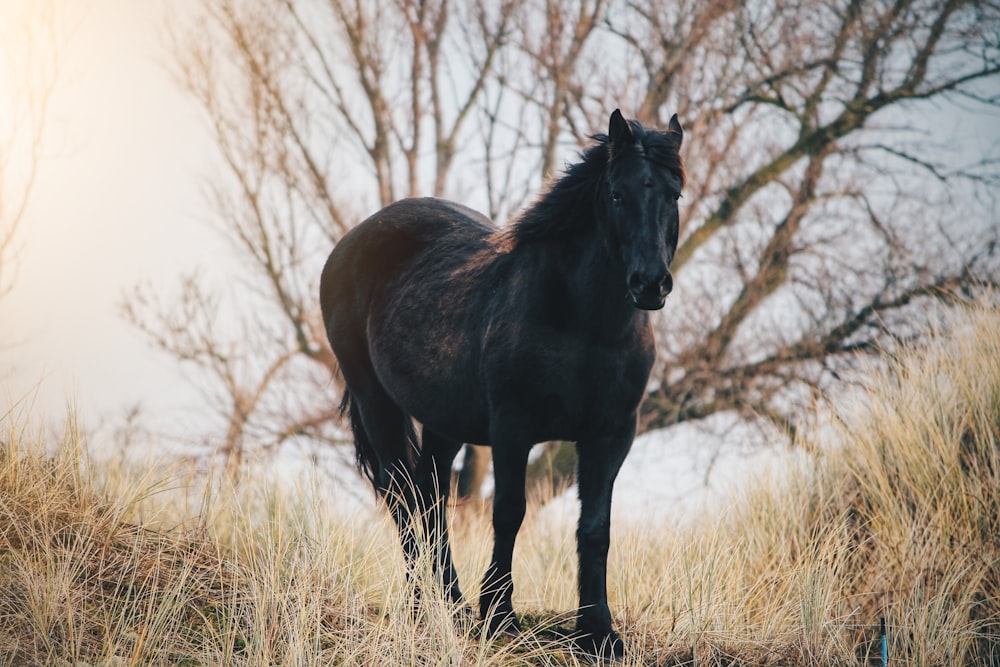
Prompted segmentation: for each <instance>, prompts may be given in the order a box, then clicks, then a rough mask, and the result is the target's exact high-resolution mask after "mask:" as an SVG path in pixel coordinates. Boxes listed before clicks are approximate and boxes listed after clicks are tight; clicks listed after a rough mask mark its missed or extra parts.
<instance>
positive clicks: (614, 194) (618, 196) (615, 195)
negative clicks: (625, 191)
mask: <svg viewBox="0 0 1000 667" xmlns="http://www.w3.org/2000/svg"><path fill="white" fill-rule="evenodd" d="M611 201H613V202H614V203H616V204H621V203H622V193H620V192H618V191H617V190H612V191H611Z"/></svg>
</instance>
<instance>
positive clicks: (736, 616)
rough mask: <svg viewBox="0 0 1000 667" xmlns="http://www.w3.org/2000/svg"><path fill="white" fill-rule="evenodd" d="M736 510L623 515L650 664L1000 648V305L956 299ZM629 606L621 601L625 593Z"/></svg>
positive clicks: (623, 561)
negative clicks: (919, 340) (961, 304)
mask: <svg viewBox="0 0 1000 667" xmlns="http://www.w3.org/2000/svg"><path fill="white" fill-rule="evenodd" d="M821 414H822V415H823V417H822V419H821V421H822V423H823V427H822V428H818V429H817V431H816V433H815V434H814V435H812V436H808V437H805V438H802V439H800V441H799V442H798V443H797V447H796V448H795V449H794V450H793V451H792V452H791V453H790V455H789V457H788V459H787V461H786V462H785V463H784V464H782V465H779V466H776V467H775V469H774V470H772V471H771V473H770V474H764V475H761V476H759V478H758V480H757V482H756V483H755V484H753V485H752V486H750V487H749V488H748V489H746V490H745V491H744V492H743V493H741V494H739V495H737V496H736V501H735V503H734V505H733V506H732V507H730V508H729V509H727V510H726V511H725V512H724V513H723V515H722V516H718V515H706V516H702V517H700V518H699V520H697V521H695V522H693V523H692V524H691V525H685V526H682V527H678V528H674V529H671V528H669V527H664V528H663V529H662V530H657V531H650V530H649V528H648V527H646V528H645V529H640V528H639V527H638V526H632V527H627V526H626V527H621V531H620V533H619V535H618V538H617V539H618V543H617V545H616V546H617V549H616V550H615V552H614V554H613V555H614V558H613V559H612V562H613V563H614V562H617V563H618V564H619V565H618V567H617V568H616V575H615V576H616V580H615V581H614V582H613V583H614V586H613V588H614V595H613V596H612V597H613V598H615V599H616V602H617V604H618V605H620V606H619V609H623V611H622V614H623V615H624V616H625V617H626V618H627V620H628V625H631V628H628V627H626V634H630V635H631V636H632V637H633V639H634V640H636V639H637V640H639V642H638V643H639V647H638V648H639V649H640V653H642V654H644V655H646V656H656V657H655V658H652V659H648V660H647V664H678V665H679V664H691V665H694V664H697V665H703V664H704V665H731V664H741V665H742V664H746V665H756V664H782V665H784V664H794V665H868V664H872V665H880V664H882V663H881V661H880V652H881V651H880V649H881V647H880V643H879V642H880V638H879V625H880V621H881V620H882V619H885V623H886V627H887V633H886V639H887V649H888V655H889V658H890V660H889V664H890V665H907V666H923V667H932V666H942V667H943V666H952V665H969V666H973V665H975V666H979V665H993V664H1000V310H998V309H997V308H996V307H993V306H970V307H966V308H962V309H959V310H957V311H955V312H953V313H952V314H951V315H950V316H948V318H947V319H946V321H943V322H942V323H941V324H940V325H939V326H938V327H937V328H936V330H934V331H932V332H931V333H930V335H929V339H928V342H927V343H926V344H924V345H921V346H920V347H913V348H910V349H906V350H903V351H901V352H900V353H898V354H897V355H895V356H894V357H893V358H891V359H890V358H887V359H886V363H885V364H883V365H881V366H880V367H879V368H878V369H873V370H872V372H871V373H869V374H867V375H866V380H865V382H864V384H863V386H862V387H861V388H860V389H858V390H857V391H842V392H839V398H838V399H837V400H835V401H834V400H833V399H830V401H829V404H828V405H827V406H825V407H824V409H822V410H821ZM613 608H614V607H613Z"/></svg>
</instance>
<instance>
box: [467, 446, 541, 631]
mask: <svg viewBox="0 0 1000 667" xmlns="http://www.w3.org/2000/svg"><path fill="white" fill-rule="evenodd" d="M491 445H492V447H493V477H494V482H495V484H496V490H495V492H494V494H493V556H492V558H491V559H490V564H489V567H488V568H487V569H486V574H485V576H484V577H483V587H482V591H481V592H480V594H479V614H480V617H481V618H482V619H483V620H484V621H486V622H487V633H488V634H490V635H493V634H496V633H497V632H516V631H518V630H519V629H520V626H519V624H518V621H517V616H515V615H514V605H513V601H512V597H513V592H514V583H513V579H512V578H511V564H512V561H513V557H514V541H515V540H516V539H517V533H518V531H519V530H520V528H521V522H522V521H524V513H525V507H526V502H525V491H524V482H525V469H526V468H527V465H528V452H529V451H530V450H531V446H530V445H525V444H523V443H522V442H520V441H514V440H508V439H506V438H503V437H497V438H494V441H493V442H492V443H491Z"/></svg>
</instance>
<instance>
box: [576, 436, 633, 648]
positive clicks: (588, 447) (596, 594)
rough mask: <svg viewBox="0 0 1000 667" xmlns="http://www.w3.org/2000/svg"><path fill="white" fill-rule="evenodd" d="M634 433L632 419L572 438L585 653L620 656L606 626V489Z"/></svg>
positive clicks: (580, 632) (608, 517)
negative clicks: (606, 430)
mask: <svg viewBox="0 0 1000 667" xmlns="http://www.w3.org/2000/svg"><path fill="white" fill-rule="evenodd" d="M634 437H635V419H634V418H633V419H631V420H629V422H628V424H627V425H625V426H622V427H620V428H618V429H615V430H613V431H612V432H610V433H608V434H606V435H603V436H593V437H590V438H587V439H582V440H580V442H578V443H577V456H578V464H577V487H578V489H579V493H580V523H579V527H578V528H577V533H576V539H577V554H578V556H579V558H580V610H579V615H578V616H577V626H576V627H577V633H578V638H577V643H578V644H579V645H580V647H581V648H583V649H584V650H586V651H587V652H588V653H593V654H596V655H601V656H604V657H607V658H612V659H621V657H622V655H623V651H624V647H623V645H622V641H621V639H620V638H619V637H618V633H616V632H615V631H614V630H613V629H612V627H611V610H610V609H609V608H608V587H607V575H608V547H609V546H610V543H611V492H612V488H613V486H614V482H615V477H617V476H618V470H619V469H620V468H621V465H622V462H623V461H624V460H625V455H626V454H627V453H628V450H629V448H630V447H631V446H632V439H633V438H634Z"/></svg>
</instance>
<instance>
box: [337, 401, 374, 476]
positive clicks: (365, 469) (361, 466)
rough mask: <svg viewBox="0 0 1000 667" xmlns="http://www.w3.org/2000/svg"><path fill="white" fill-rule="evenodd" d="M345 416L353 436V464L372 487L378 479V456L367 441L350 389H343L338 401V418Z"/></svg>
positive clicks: (369, 441)
mask: <svg viewBox="0 0 1000 667" xmlns="http://www.w3.org/2000/svg"><path fill="white" fill-rule="evenodd" d="M345 414H346V415H347V416H348V417H349V418H350V425H351V433H352V434H353V435H354V462H355V464H356V465H357V466H358V470H360V471H361V472H362V473H363V474H364V476H365V477H367V478H368V481H369V482H371V483H372V486H376V482H375V480H376V479H377V478H378V470H379V463H378V456H377V455H376V454H375V448H374V447H372V442H371V440H369V439H368V432H367V431H366V430H365V425H364V424H363V423H362V421H361V411H360V410H359V409H358V404H357V402H355V400H354V397H353V396H352V395H351V391H350V389H348V388H347V387H344V397H343V398H342V399H340V416H341V417H343V416H344V415H345Z"/></svg>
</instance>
